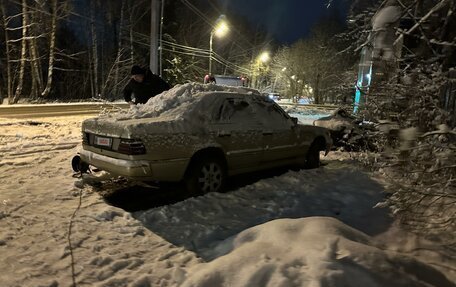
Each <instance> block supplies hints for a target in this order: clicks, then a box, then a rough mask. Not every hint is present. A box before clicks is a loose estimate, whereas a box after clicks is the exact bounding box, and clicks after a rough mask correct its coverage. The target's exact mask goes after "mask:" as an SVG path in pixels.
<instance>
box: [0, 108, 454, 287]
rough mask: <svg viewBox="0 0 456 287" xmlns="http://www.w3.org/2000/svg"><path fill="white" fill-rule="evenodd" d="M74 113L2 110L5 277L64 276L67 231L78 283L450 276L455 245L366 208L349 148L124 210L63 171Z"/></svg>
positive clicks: (366, 189)
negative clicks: (38, 115) (310, 162)
mask: <svg viewBox="0 0 456 287" xmlns="http://www.w3.org/2000/svg"><path fill="white" fill-rule="evenodd" d="M83 118H84V117H68V118H59V119H39V120H37V121H35V122H25V121H21V120H2V119H0V254H1V257H0V258H1V260H0V270H2V272H1V273H0V282H2V283H1V285H2V286H71V285H72V272H71V252H70V251H71V250H70V248H69V241H68V239H69V238H70V239H71V243H72V247H73V248H72V251H73V258H74V263H75V264H74V270H75V275H76V282H77V286H137V287H139V286H179V285H181V286H210V287H212V286H249V287H250V286H309V287H313V286H436V287H437V286H438V287H441V286H455V285H454V284H453V283H451V282H454V280H455V279H456V276H455V273H454V272H455V271H454V269H455V259H454V254H451V253H449V251H447V250H442V249H440V248H439V247H436V246H434V245H432V244H431V243H429V242H426V241H424V240H422V239H420V238H417V237H415V236H413V235H410V234H408V233H406V232H405V231H402V230H400V229H399V228H398V226H397V224H396V223H395V222H393V220H392V219H391V218H390V217H389V216H388V214H387V212H386V210H383V209H373V206H374V205H375V204H376V203H377V202H379V201H381V199H382V196H383V195H382V186H381V185H380V184H379V183H378V182H377V181H375V180H373V179H372V178H371V177H370V176H369V175H368V174H367V173H365V172H363V171H362V170H360V169H359V168H358V167H356V166H355V165H354V164H353V163H352V162H351V161H350V160H348V159H347V158H346V155H340V154H334V155H332V156H330V157H329V158H328V159H326V163H327V165H326V166H324V167H323V168H320V169H316V170H303V171H289V172H286V173H284V174H282V175H277V176H276V177H272V178H264V179H261V180H259V181H258V182H256V183H253V184H251V185H248V186H244V187H240V188H237V189H236V190H233V191H230V192H227V193H220V194H208V195H205V196H201V197H197V198H189V199H187V200H184V201H180V202H178V203H175V204H171V205H166V206H159V207H155V208H152V209H148V210H144V211H137V212H133V213H129V212H126V211H124V210H122V209H120V208H116V207H113V206H111V205H109V204H107V203H106V202H105V201H103V199H102V197H101V196H100V195H99V194H98V193H97V192H96V191H95V190H96V189H94V188H93V187H92V186H90V185H85V186H84V187H83V188H78V187H77V186H80V183H81V182H80V180H79V179H75V178H73V177H72V171H71V169H70V161H71V157H72V156H73V155H74V154H75V153H76V152H77V149H78V145H79V142H80V123H81V121H82V119H83ZM109 186H110V188H112V187H113V186H115V182H114V183H111V184H110V185H109ZM114 188H115V187H114ZM159 191H160V190H158V192H159ZM151 192H157V190H151ZM79 195H81V197H79ZM133 195H134V192H132V196H133ZM80 198H81V207H80V209H79V210H78V211H77V212H76V214H75V217H74V220H73V224H72V229H71V231H72V232H71V234H69V232H68V231H69V223H70V218H71V217H72V215H73V213H74V212H75V211H76V209H77V207H78V205H79V199H80ZM138 200H141V199H138ZM355 229H356V230H355ZM451 270H453V271H451ZM452 280H453V281H452Z"/></svg>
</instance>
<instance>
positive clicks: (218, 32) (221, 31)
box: [209, 15, 229, 75]
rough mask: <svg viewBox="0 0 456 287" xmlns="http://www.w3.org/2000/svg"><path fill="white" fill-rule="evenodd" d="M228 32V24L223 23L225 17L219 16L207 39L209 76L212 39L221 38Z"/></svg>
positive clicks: (210, 72) (210, 71) (210, 73)
mask: <svg viewBox="0 0 456 287" xmlns="http://www.w3.org/2000/svg"><path fill="white" fill-rule="evenodd" d="M228 31H229V28H228V24H227V23H226V21H225V15H221V16H220V17H219V18H218V20H217V23H216V25H215V27H214V29H212V31H211V37H210V39H209V75H212V53H213V52H212V38H213V37H214V35H215V36H217V37H219V38H222V37H224V36H225V35H226V34H227V33H228Z"/></svg>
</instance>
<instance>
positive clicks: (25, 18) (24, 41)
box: [11, 0, 29, 104]
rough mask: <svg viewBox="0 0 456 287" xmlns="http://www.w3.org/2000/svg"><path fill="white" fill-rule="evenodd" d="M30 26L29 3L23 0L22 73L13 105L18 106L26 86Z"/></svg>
mask: <svg viewBox="0 0 456 287" xmlns="http://www.w3.org/2000/svg"><path fill="white" fill-rule="evenodd" d="M28 26H29V21H28V12H27V1H26V0H22V27H21V29H22V38H21V58H20V71H19V82H18V85H17V87H16V92H15V94H14V98H13V100H12V101H11V103H13V104H16V103H17V102H18V101H19V98H20V97H21V96H22V89H23V85H24V74H25V63H26V60H27V59H26V58H27V34H28V32H27V30H28Z"/></svg>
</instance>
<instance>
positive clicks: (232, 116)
mask: <svg viewBox="0 0 456 287" xmlns="http://www.w3.org/2000/svg"><path fill="white" fill-rule="evenodd" d="M253 116H254V114H253V110H252V108H251V106H250V104H249V103H248V102H247V101H245V100H242V99H227V100H225V101H224V102H223V104H222V105H221V106H220V110H219V115H218V117H217V119H218V121H220V122H233V123H242V122H248V121H251V119H252V117H253Z"/></svg>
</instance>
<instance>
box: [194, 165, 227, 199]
mask: <svg viewBox="0 0 456 287" xmlns="http://www.w3.org/2000/svg"><path fill="white" fill-rule="evenodd" d="M198 183H199V185H200V188H201V190H202V191H203V192H205V193H206V192H213V191H217V190H218V189H219V188H220V186H221V185H222V169H221V168H220V166H219V165H218V164H216V163H209V164H206V165H204V166H203V168H202V169H201V173H200V176H199V178H198Z"/></svg>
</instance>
